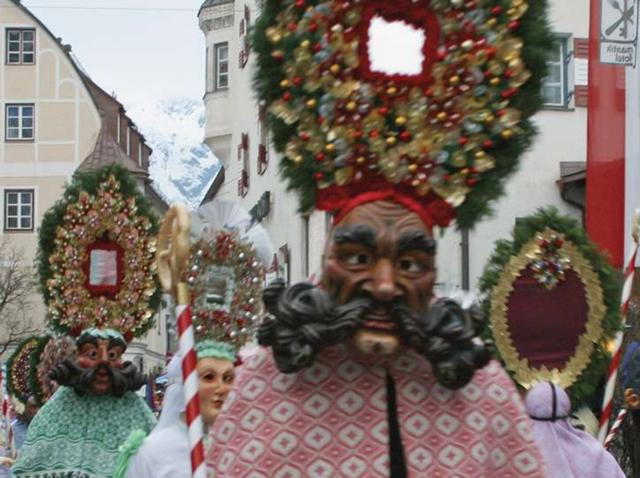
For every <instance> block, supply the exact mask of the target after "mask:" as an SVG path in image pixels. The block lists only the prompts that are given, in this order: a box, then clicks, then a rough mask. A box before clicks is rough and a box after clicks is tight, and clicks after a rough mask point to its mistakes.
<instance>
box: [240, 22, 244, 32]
mask: <svg viewBox="0 0 640 478" xmlns="http://www.w3.org/2000/svg"><path fill="white" fill-rule="evenodd" d="M242 35H244V18H243V19H242V20H240V36H242Z"/></svg>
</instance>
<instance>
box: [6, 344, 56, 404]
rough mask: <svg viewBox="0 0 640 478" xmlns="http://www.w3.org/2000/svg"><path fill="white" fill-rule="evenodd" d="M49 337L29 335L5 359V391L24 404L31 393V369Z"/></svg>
mask: <svg viewBox="0 0 640 478" xmlns="http://www.w3.org/2000/svg"><path fill="white" fill-rule="evenodd" d="M48 340H49V337H29V338H27V339H25V340H23V341H22V342H20V343H19V344H18V346H17V347H16V350H15V351H14V352H13V354H11V356H10V357H9V359H8V360H7V392H8V393H9V395H11V396H12V397H14V398H15V399H17V400H18V401H19V402H21V403H23V404H25V403H27V400H28V399H29V397H30V396H32V395H33V390H32V387H31V382H30V378H31V371H32V369H33V368H34V367H35V365H36V364H37V363H38V362H37V360H38V358H37V357H38V356H39V354H40V352H41V351H42V347H43V346H44V344H45V343H46V342H47V341H48Z"/></svg>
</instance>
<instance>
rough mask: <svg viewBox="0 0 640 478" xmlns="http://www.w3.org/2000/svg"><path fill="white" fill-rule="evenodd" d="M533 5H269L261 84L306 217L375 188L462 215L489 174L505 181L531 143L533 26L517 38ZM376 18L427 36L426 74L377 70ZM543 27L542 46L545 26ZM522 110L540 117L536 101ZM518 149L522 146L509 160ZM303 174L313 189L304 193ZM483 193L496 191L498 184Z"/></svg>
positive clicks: (449, 0)
mask: <svg viewBox="0 0 640 478" xmlns="http://www.w3.org/2000/svg"><path fill="white" fill-rule="evenodd" d="M529 7H530V5H529V2H527V1H526V0H508V1H501V0H470V1H463V0H412V1H409V0H398V1H396V2H389V1H388V0H371V1H367V2H363V1H359V0H283V1H280V0H278V1H274V0H267V4H266V7H265V12H264V13H263V15H262V17H263V19H261V20H260V21H259V23H258V27H257V29H256V34H255V37H254V41H255V43H256V47H257V51H258V53H259V55H260V58H259V59H258V65H259V73H258V75H257V77H256V85H257V87H258V91H259V94H260V97H261V99H262V100H263V101H264V102H265V103H266V105H267V106H268V111H269V112H270V114H271V116H270V118H271V127H272V129H274V131H275V137H274V140H275V144H276V147H277V148H278V149H280V150H282V151H283V152H284V154H285V156H286V159H285V160H284V163H283V166H284V174H285V175H286V176H288V177H289V178H290V180H291V184H292V187H294V188H296V189H300V192H301V195H302V202H303V204H302V209H308V208H310V207H312V206H313V205H315V206H316V207H318V208H320V209H331V208H333V207H334V206H335V205H336V199H335V198H336V197H339V198H342V199H345V198H346V197H347V196H348V195H349V193H348V192H344V191H338V189H340V188H341V187H348V188H355V189H359V188H362V187H364V188H365V189H366V187H367V185H370V184H371V181H376V180H377V182H380V181H381V180H382V181H384V182H385V183H387V184H392V185H396V186H400V187H402V188H406V189H409V190H411V191H412V194H414V195H415V196H417V197H423V198H431V197H432V196H433V195H434V194H435V195H437V196H438V197H439V198H441V199H444V200H446V201H447V202H448V203H449V204H450V205H452V206H454V207H458V206H460V205H461V204H462V203H463V202H464V201H465V199H466V198H467V196H468V195H469V194H470V193H471V191H472V190H473V189H474V187H475V186H476V184H477V183H478V182H479V181H481V180H482V179H484V178H485V176H486V177H487V178H488V176H491V175H488V174H487V173H489V172H491V171H492V170H494V169H496V170H499V174H496V179H498V178H499V177H501V176H503V175H504V174H506V172H508V170H510V169H511V168H512V167H513V163H512V161H515V157H517V155H518V154H519V152H520V151H521V150H522V149H523V148H522V146H523V145H524V143H526V142H527V141H528V138H529V136H530V135H531V133H532V131H531V130H530V129H529V126H528V125H524V124H523V119H524V118H526V117H527V116H529V114H531V111H527V112H523V111H522V110H521V109H519V108H518V107H517V103H518V101H520V100H522V98H520V99H518V97H519V96H520V95H521V90H522V88H523V86H524V85H525V83H527V82H528V80H529V79H530V78H531V77H532V74H531V73H530V71H529V70H528V69H527V66H526V65H525V61H524V55H523V49H524V42H523V37H524V35H525V34H529V35H530V34H531V30H530V29H529V28H528V26H529V25H527V28H523V29H522V30H523V31H521V26H522V25H521V19H522V17H523V16H524V15H525V13H526V12H527V11H528V10H529ZM538 8H539V7H537V6H536V9H538ZM540 8H541V9H542V13H544V5H542V6H541V7H540ZM375 16H380V17H382V18H384V19H385V20H387V21H402V22H404V23H405V24H408V25H409V26H412V27H415V28H419V29H423V28H424V29H426V30H427V31H426V41H425V44H424V47H423V57H424V58H423V64H422V73H421V74H419V75H416V76H407V75H399V74H394V75H385V74H380V73H377V72H373V71H372V69H371V65H370V60H369V54H368V31H369V25H370V21H371V19H372V18H374V17H375ZM537 21H538V22H539V23H540V29H541V30H540V32H536V33H535V35H537V33H541V34H540V35H537V38H536V40H537V41H539V43H540V46H541V47H542V45H544V44H546V43H545V42H546V41H547V38H546V37H545V35H546V33H547V32H546V30H545V29H546V23H545V21H544V16H543V17H542V18H539V19H537ZM526 40H527V41H528V42H529V45H530V43H533V41H530V40H529V38H527V39H526ZM536 46H537V45H536ZM536 54H537V53H536ZM542 56H544V55H542ZM537 59H538V58H537ZM533 66H536V67H537V66H538V65H533ZM542 68H543V69H544V65H542ZM532 71H534V73H535V74H534V75H533V76H534V79H535V81H534V83H535V82H538V81H539V80H540V78H539V72H538V71H537V70H535V69H533V70H532ZM529 94H530V91H529V90H527V95H529ZM516 100H518V101H516ZM527 100H528V101H529V103H530V104H531V108H532V109H535V108H536V106H535V105H537V104H538V103H539V97H538V93H537V92H536V93H534V96H531V97H529V98H527ZM521 102H522V101H520V103H521ZM511 142H516V143H519V144H520V146H518V147H517V148H515V150H511V151H510V154H511V156H512V157H511V158H507V159H506V160H503V158H502V156H500V154H503V155H504V154H506V151H504V150H505V148H507V144H509V143H511ZM498 151H500V153H499V152H498ZM494 153H495V154H494ZM496 155H497V156H496ZM514 156H515V157H514ZM497 173H498V171H497ZM306 176H311V177H313V181H314V182H313V183H311V184H310V183H309V182H305V183H304V184H302V182H301V181H300V178H304V177H306ZM489 183H491V184H490V185H489ZM313 184H315V187H313ZM487 185H488V188H490V189H491V190H492V191H493V190H494V189H495V190H496V191H497V190H498V189H499V187H498V185H497V184H496V181H495V180H488V181H487ZM481 189H483V191H484V192H483V194H487V195H488V196H495V194H493V193H492V192H491V191H488V190H487V188H481ZM314 191H315V192H314ZM496 194H497V193H496ZM313 202H315V204H313Z"/></svg>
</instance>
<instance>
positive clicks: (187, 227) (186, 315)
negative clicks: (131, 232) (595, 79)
mask: <svg viewBox="0 0 640 478" xmlns="http://www.w3.org/2000/svg"><path fill="white" fill-rule="evenodd" d="M190 231H191V216H190V214H189V210H188V209H187V208H186V207H185V206H183V205H182V204H173V205H172V206H171V207H170V208H169V210H168V211H167V213H166V214H165V217H164V220H163V221H162V225H161V226H160V231H159V232H158V247H157V251H156V261H157V266H158V279H159V280H160V283H161V284H162V288H163V289H164V290H165V291H166V292H170V293H172V294H173V296H174V297H175V299H176V304H177V306H176V315H177V317H178V320H177V322H178V327H177V328H178V337H179V342H180V355H182V379H183V382H184V402H185V404H186V412H185V418H186V420H187V428H188V431H189V449H190V450H191V452H190V455H191V472H192V475H191V476H192V477H193V478H206V476H207V471H206V466H205V459H204V442H203V431H204V426H203V423H202V416H201V415H200V397H199V395H198V375H197V373H196V366H197V364H198V357H197V356H196V351H195V338H194V333H193V323H192V321H191V308H190V307H189V303H190V298H189V289H188V288H187V284H186V283H185V282H184V281H183V280H182V279H183V278H184V275H185V271H186V269H187V267H188V264H189V253H190V250H191V244H190V241H189V233H190Z"/></svg>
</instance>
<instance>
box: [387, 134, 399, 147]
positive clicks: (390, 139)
mask: <svg viewBox="0 0 640 478" xmlns="http://www.w3.org/2000/svg"><path fill="white" fill-rule="evenodd" d="M386 142H387V144H388V145H389V146H393V145H394V144H396V143H397V142H398V140H397V139H396V138H395V136H389V137H388V138H387V139H386Z"/></svg>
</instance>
